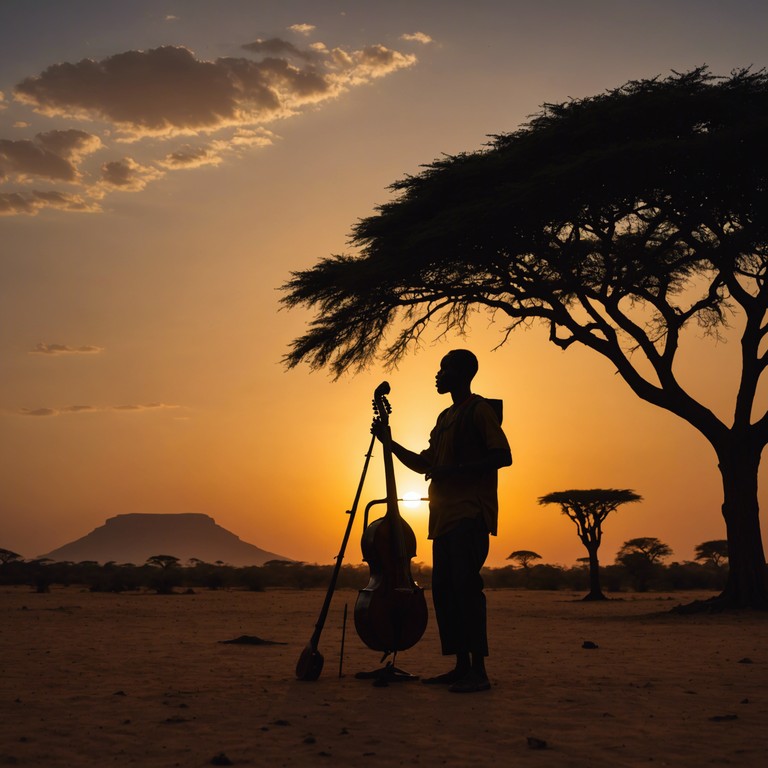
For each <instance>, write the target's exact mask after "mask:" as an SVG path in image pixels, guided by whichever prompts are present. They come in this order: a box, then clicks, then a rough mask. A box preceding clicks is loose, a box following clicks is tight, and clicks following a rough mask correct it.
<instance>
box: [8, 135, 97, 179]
mask: <svg viewBox="0 0 768 768" xmlns="http://www.w3.org/2000/svg"><path fill="white" fill-rule="evenodd" d="M100 147H101V140H100V139H99V138H98V137H97V136H93V135H92V134H90V133H86V132H85V131H78V130H74V129H69V130H64V131H48V132H46V133H38V134H37V135H36V136H35V138H34V139H33V140H29V139H20V140H16V141H14V140H11V139H0V180H2V179H6V178H11V179H14V180H17V181H26V180H27V179H29V178H31V177H33V176H37V177H41V178H46V179H51V180H55V181H66V182H73V181H76V180H77V179H78V178H79V173H78V168H77V164H78V163H79V161H80V160H81V159H82V158H83V157H84V156H85V155H88V154H90V153H92V152H95V151H96V150H97V149H99V148H100Z"/></svg>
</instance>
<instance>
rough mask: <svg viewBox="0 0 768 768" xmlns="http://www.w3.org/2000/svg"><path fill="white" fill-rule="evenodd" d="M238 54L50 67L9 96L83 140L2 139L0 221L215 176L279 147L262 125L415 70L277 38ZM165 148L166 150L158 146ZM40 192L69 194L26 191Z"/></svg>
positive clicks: (371, 53)
mask: <svg viewBox="0 0 768 768" xmlns="http://www.w3.org/2000/svg"><path fill="white" fill-rule="evenodd" d="M289 29H290V30H291V31H292V32H294V33H297V34H299V35H302V36H306V35H308V34H309V33H310V32H312V31H314V27H313V26H312V25H311V24H295V25H293V26H292V27H290V28H289ZM418 34H421V33H418ZM241 51H243V52H245V55H240V56H233V57H225V58H218V59H215V60H213V61H207V60H203V59H200V58H198V57H197V56H196V55H195V54H194V53H193V51H191V50H190V49H188V48H186V47H183V46H162V47H159V48H153V49H149V50H146V51H144V50H130V51H124V52H122V53H116V54H114V55H112V56H108V57H106V58H103V59H101V60H94V59H83V60H81V61H79V62H76V63H69V62H64V63H59V64H53V65H51V66H49V67H48V68H46V69H45V70H43V71H42V72H40V73H39V74H38V75H35V76H31V77H27V78H24V79H23V80H22V81H21V82H19V83H18V84H17V85H16V87H15V88H14V91H13V97H14V99H15V102H16V104H17V105H22V106H26V107H27V108H29V109H31V110H32V111H33V112H35V113H37V114H38V115H42V116H45V117H47V118H51V119H56V120H58V121H68V122H69V123H70V124H71V123H75V124H78V123H80V124H84V123H87V125H85V126H84V127H87V128H88V130H87V131H86V130H81V129H80V128H76V127H71V126H69V127H67V128H65V129H63V128H62V129H57V130H52V131H48V132H45V133H37V134H35V135H34V136H33V137H32V138H24V139H0V214H3V213H4V214H19V213H26V214H34V213H36V212H37V211H39V210H40V209H42V208H45V207H54V208H59V209H63V210H81V211H96V210H99V209H100V207H99V203H98V201H99V200H100V199H101V198H102V197H103V196H104V194H106V193H107V192H114V191H133V192H135V191H139V190H141V189H143V188H144V187H145V186H146V185H147V184H148V183H150V182H151V181H154V180H156V179H159V178H161V177H162V176H163V175H164V174H165V173H167V172H169V171H172V170H177V169H182V168H195V167H199V166H201V165H216V164H219V163H221V162H222V160H223V158H224V157H225V156H226V155H227V154H229V153H234V152H242V151H245V150H246V149H249V148H252V147H257V146H266V145H268V144H270V143H272V141H273V140H274V138H275V137H274V134H272V133H271V132H270V131H268V130H267V128H266V127H265V126H266V125H267V124H269V123H271V122H273V121H275V120H277V119H281V118H285V117H289V116H294V115H297V114H299V113H300V112H301V111H302V110H303V109H304V108H305V107H308V106H310V105H317V104H320V103H322V102H325V101H330V100H333V99H336V98H338V97H340V96H341V95H343V94H345V93H347V92H348V91H349V90H351V89H353V88H356V87H359V86H361V85H364V84H366V83H369V82H371V81H373V80H375V79H377V78H381V77H385V76H387V75H389V74H391V73H393V72H396V71H398V70H401V69H405V68H408V67H411V66H413V65H414V64H415V63H416V57H415V56H414V55H413V54H408V53H403V52H401V51H397V50H394V49H391V48H387V47H385V46H383V45H370V46H367V47H364V48H360V49H345V48H342V47H335V48H328V47H327V46H326V45H325V44H324V43H322V42H314V43H311V44H309V45H307V46H306V47H300V46H297V45H295V44H293V43H291V42H290V41H288V40H284V39H282V38H279V37H272V38H266V39H258V40H255V41H252V42H249V43H246V44H244V45H242V46H241ZM26 122H27V121H17V124H19V125H23V124H24V123H26ZM213 134H217V135H216V137H215V138H213ZM146 138H151V139H153V140H154V144H147V143H146V142H145V143H144V144H143V145H142V152H143V153H144V155H149V156H147V157H144V156H142V157H139V156H138V155H137V154H136V153H134V152H132V153H131V155H132V156H130V157H128V156H125V154H124V153H119V154H118V156H115V151H116V150H117V149H118V144H119V143H123V144H124V143H125V142H138V141H139V140H141V139H146ZM200 139H205V140H204V141H200ZM168 143H172V144H173V146H166V147H163V144H166V145H167V144H168ZM153 152H154V154H152V153H153ZM96 155H98V156H99V157H98V158H96V157H94V160H93V161H91V160H90V158H91V157H93V156H96ZM41 181H45V182H49V183H50V182H53V183H57V184H65V185H69V188H65V189H63V190H62V189H57V190H55V191H49V192H46V191H42V190H40V189H39V188H36V189H32V188H31V187H30V185H32V184H37V185H39V183H40V182H41ZM9 187H11V188H9ZM14 187H15V188H14Z"/></svg>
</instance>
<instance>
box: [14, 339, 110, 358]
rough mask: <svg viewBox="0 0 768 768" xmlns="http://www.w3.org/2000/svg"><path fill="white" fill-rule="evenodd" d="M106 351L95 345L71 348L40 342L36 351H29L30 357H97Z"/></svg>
mask: <svg viewBox="0 0 768 768" xmlns="http://www.w3.org/2000/svg"><path fill="white" fill-rule="evenodd" d="M103 351H104V347H97V346H94V345H93V344H84V345H83V346H80V347H71V346H69V344H46V343H45V342H42V341H41V342H39V343H38V344H36V345H35V347H34V349H30V350H29V354H30V355H97V354H99V353H100V352H103Z"/></svg>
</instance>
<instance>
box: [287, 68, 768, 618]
mask: <svg viewBox="0 0 768 768" xmlns="http://www.w3.org/2000/svg"><path fill="white" fill-rule="evenodd" d="M766 135H768V73H766V71H765V70H760V71H757V72H754V71H750V70H739V71H735V72H733V73H731V75H730V76H729V77H715V76H714V75H712V74H711V73H710V72H709V71H708V70H707V69H706V68H705V67H700V68H697V69H694V70H692V71H689V72H684V73H675V74H674V75H672V76H669V77H666V78H652V79H646V80H638V81H632V82H629V83H627V84H626V85H624V86H621V87H619V88H616V89H615V90H612V91H609V92H607V93H601V94H599V95H597V96H594V97H591V98H583V99H575V100H571V101H568V102H565V103H562V104H547V105H545V106H544V108H543V109H542V111H541V112H540V113H539V114H538V115H536V116H535V117H534V118H533V119H532V120H530V122H529V123H528V124H527V125H524V126H523V127H521V128H520V129H518V130H517V131H514V132H512V133H507V134H502V135H498V136H495V137H494V138H493V140H492V142H491V143H490V144H489V145H488V146H487V147H485V148H483V149H481V150H479V151H476V152H471V153H462V154H459V155H455V156H443V157H440V158H439V159H438V160H435V161H434V162H432V163H430V164H428V165H426V166H425V167H424V168H423V170H422V171H421V172H420V173H418V174H417V175H413V176H407V177H405V178H404V179H402V180H400V181H398V182H396V183H395V184H393V185H392V189H393V190H394V191H395V192H396V193H397V195H398V196H397V197H396V198H395V199H394V200H391V201H390V202H387V203H385V204H383V205H381V206H380V207H379V208H378V211H377V213H376V215H374V216H370V217H368V218H364V219H362V220H361V221H359V222H358V223H357V224H356V225H355V226H354V228H353V231H352V237H351V244H352V245H353V246H355V247H357V248H359V252H358V253H356V254H352V255H349V254H341V255H336V256H332V257H330V258H324V259H321V260H320V261H319V262H318V263H317V264H316V265H315V266H313V267H312V268H310V269H307V270H304V271H300V272H294V273H293V275H292V277H291V278H290V280H289V281H288V282H287V283H286V285H285V289H286V295H285V296H284V298H283V301H284V302H285V304H286V305H287V306H289V307H293V306H307V307H312V308H314V309H315V310H316V316H315V319H314V320H313V321H312V323H311V325H310V327H309V329H308V331H307V333H306V334H304V335H302V336H300V337H299V338H297V339H295V340H294V342H293V344H292V347H291V350H290V352H289V353H288V354H287V355H286V358H285V359H286V363H287V364H288V365H289V366H294V365H297V364H298V363H300V362H307V363H309V364H310V365H311V366H313V367H323V366H328V367H330V368H331V370H332V371H333V372H334V373H335V374H337V375H340V374H341V373H343V372H344V371H346V370H349V369H360V368H364V367H366V366H368V365H369V364H371V363H372V362H373V361H374V360H375V359H376V356H377V353H378V352H379V350H380V349H381V348H382V346H384V353H383V357H384V360H385V362H387V363H389V364H394V363H396V362H397V361H398V360H399V359H400V358H401V357H402V355H403V354H405V352H406V351H407V349H409V348H410V347H412V346H414V345H415V346H418V345H419V343H420V342H421V340H422V337H423V334H424V332H425V330H426V329H427V328H428V327H435V326H436V327H437V328H438V329H439V330H440V332H441V333H447V332H449V331H458V332H463V331H464V330H465V329H466V328H467V326H468V324H469V321H470V315H471V313H472V312H473V311H474V310H476V309H478V308H484V309H486V310H488V311H489V312H490V313H494V315H495V317H497V318H502V323H501V331H502V334H503V336H506V335H507V334H509V333H510V332H511V331H512V330H513V329H515V328H517V327H519V326H521V325H523V326H525V325H530V324H531V323H534V322H541V323H543V324H544V325H545V326H546V327H547V328H548V330H549V339H550V341H551V342H552V343H554V344H556V345H557V346H559V347H561V348H562V349H568V348H569V347H570V346H571V345H573V344H582V345H584V346H586V347H588V348H589V349H591V350H593V351H594V352H596V353H598V354H600V355H602V356H604V357H606V358H607V359H608V360H610V361H611V363H612V364H613V365H614V366H615V368H616V371H617V373H618V374H619V375H620V376H621V377H622V378H623V379H624V381H625V382H626V383H627V384H628V386H629V387H630V388H631V389H632V391H633V392H634V393H635V394H636V395H637V396H638V397H640V398H641V399H643V400H645V401H647V402H649V403H651V404H653V405H655V406H657V407H659V408H664V409H666V410H667V411H669V412H671V413H673V414H675V415H676V416H678V417H680V418H681V419H684V420H685V421H687V422H688V423H689V424H691V425H692V426H693V427H694V428H695V429H696V430H698V431H699V432H700V433H701V434H702V435H703V436H704V438H705V439H706V440H707V441H708V442H709V443H710V444H711V445H712V447H713V449H714V452H715V455H716V457H717V465H718V467H719V470H720V472H721V475H722V481H723V505H722V512H723V517H724V519H725V526H726V532H727V539H728V551H729V556H730V570H729V575H728V581H727V584H726V587H725V589H724V590H723V592H722V594H721V595H720V598H719V605H720V606H721V607H732V606H736V607H738V606H755V607H760V608H767V607H768V585H767V584H766V579H765V555H764V551H763V545H762V538H761V532H760V519H759V507H758V496H757V485H758V479H757V478H758V466H759V463H760V457H761V454H762V451H763V448H764V447H765V445H766V443H767V442H768V412H766V409H765V406H764V404H761V403H759V402H758V401H757V400H756V393H757V391H758V385H759V383H760V380H761V377H762V374H763V373H764V371H765V369H766V367H768V355H766V353H765V351H764V349H765V340H766V336H767V335H768V322H767V318H768V315H767V310H768V217H767V216H766V214H765V212H766V210H768V152H766V151H765V136H766ZM732 321H733V322H732ZM690 324H693V325H696V326H698V327H699V328H700V329H702V331H703V333H704V334H705V335H709V336H711V337H714V338H717V337H718V335H719V333H720V329H722V328H723V327H725V326H726V325H730V326H731V327H733V328H740V329H741V339H740V350H741V355H740V359H741V370H740V372H739V373H740V378H739V383H738V389H737V393H736V398H735V403H734V407H733V408H732V409H731V411H730V412H731V413H732V414H733V417H732V420H731V421H729V422H726V421H723V420H722V419H721V418H719V417H718V416H717V415H716V414H715V413H714V412H713V411H712V410H711V409H710V408H709V407H708V406H707V405H706V404H704V403H702V402H699V401H698V400H697V399H696V398H695V397H694V396H693V394H691V393H690V392H688V391H687V390H686V388H685V387H684V385H683V383H682V382H681V381H680V379H679V378H678V370H679V368H680V366H679V364H677V363H679V361H677V363H676V357H677V353H678V350H679V348H680V346H681V343H682V342H683V341H684V340H686V339H690V338H691V336H693V334H690V335H689V336H687V337H686V336H685V335H684V333H683V332H684V329H685V328H686V326H689V325H690ZM392 330H394V334H393V335H388V332H390V331H392ZM502 341H503V340H502ZM707 607H709V608H711V607H715V606H714V605H710V606H707Z"/></svg>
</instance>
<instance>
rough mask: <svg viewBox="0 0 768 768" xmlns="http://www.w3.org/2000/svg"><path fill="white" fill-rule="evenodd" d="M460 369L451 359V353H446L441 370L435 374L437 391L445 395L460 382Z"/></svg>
mask: <svg viewBox="0 0 768 768" xmlns="http://www.w3.org/2000/svg"><path fill="white" fill-rule="evenodd" d="M458 374H459V371H458V370H457V367H456V364H455V363H454V362H453V361H452V360H451V356H450V355H446V356H445V357H444V358H443V359H442V360H441V361H440V370H439V371H438V372H437V374H435V387H436V388H437V391H438V392H439V393H440V394H441V395H444V394H445V393H446V392H450V391H451V390H452V389H453V388H454V387H455V386H456V384H457V383H458V382H459V375H458Z"/></svg>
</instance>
